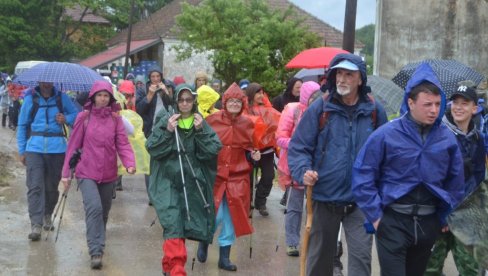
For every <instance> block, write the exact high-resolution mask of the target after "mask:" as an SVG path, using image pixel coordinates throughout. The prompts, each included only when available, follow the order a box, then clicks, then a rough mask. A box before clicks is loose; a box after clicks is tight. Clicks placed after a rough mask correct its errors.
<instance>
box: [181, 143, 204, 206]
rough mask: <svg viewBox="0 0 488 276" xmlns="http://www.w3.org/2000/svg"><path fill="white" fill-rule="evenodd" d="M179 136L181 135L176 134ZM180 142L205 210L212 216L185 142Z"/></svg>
mask: <svg viewBox="0 0 488 276" xmlns="http://www.w3.org/2000/svg"><path fill="white" fill-rule="evenodd" d="M176 135H178V136H179V134H176ZM178 141H179V142H180V146H181V150H182V151H183V154H184V155H185V159H186V162H187V163H188V166H189V167H190V170H191V174H192V175H193V178H195V183H197V188H198V191H199V192H200V196H202V199H203V208H205V209H207V212H208V213H209V214H210V208H209V207H210V204H208V202H207V199H206V198H205V195H204V194H203V190H202V186H201V185H200V182H198V179H197V175H196V174H195V170H193V166H192V164H191V163H190V158H188V154H186V150H185V146H184V145H183V142H181V139H179V140H178Z"/></svg>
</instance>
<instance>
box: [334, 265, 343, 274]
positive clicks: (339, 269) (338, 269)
mask: <svg viewBox="0 0 488 276" xmlns="http://www.w3.org/2000/svg"><path fill="white" fill-rule="evenodd" d="M334 276H344V274H342V269H341V268H340V267H338V266H334Z"/></svg>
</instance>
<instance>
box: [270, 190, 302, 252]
mask: <svg viewBox="0 0 488 276" xmlns="http://www.w3.org/2000/svg"><path fill="white" fill-rule="evenodd" d="M292 186H293V183H292V185H290V187H288V197H287V198H286V207H285V217H284V218H283V224H282V225H281V228H280V231H278V238H277V239H276V249H275V252H278V247H279V246H280V245H279V244H280V238H281V236H282V234H283V229H285V227H286V225H285V223H286V214H287V213H288V206H289V205H288V203H290V197H291V190H293V187H292ZM302 208H303V206H302Z"/></svg>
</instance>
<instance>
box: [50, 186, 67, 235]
mask: <svg viewBox="0 0 488 276" xmlns="http://www.w3.org/2000/svg"><path fill="white" fill-rule="evenodd" d="M69 181H70V182H71V180H69ZM69 185H71V183H69V184H68V187H69ZM68 192H69V188H68V190H66V191H65V192H63V197H64V200H63V206H62V207H61V214H60V215H59V222H58V230H56V238H55V239H54V242H57V241H58V236H59V229H60V227H61V221H62V220H63V214H64V207H65V206H66V199H68Z"/></svg>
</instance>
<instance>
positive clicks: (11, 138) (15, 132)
mask: <svg viewBox="0 0 488 276" xmlns="http://www.w3.org/2000/svg"><path fill="white" fill-rule="evenodd" d="M15 134H17V129H15V131H14V133H13V134H12V137H10V141H8V143H9V144H10V143H12V140H13V139H14V137H15Z"/></svg>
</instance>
